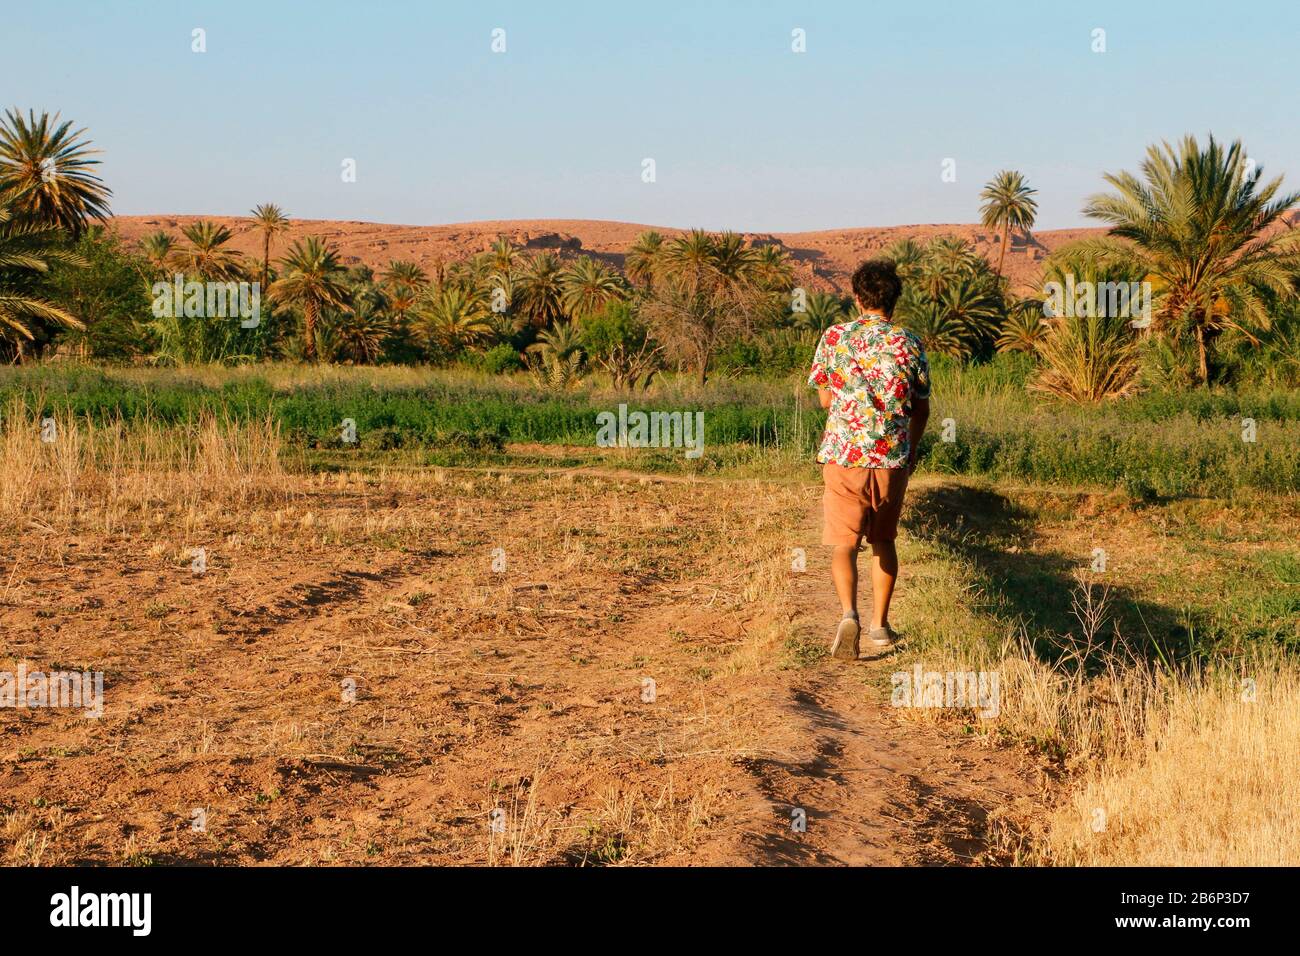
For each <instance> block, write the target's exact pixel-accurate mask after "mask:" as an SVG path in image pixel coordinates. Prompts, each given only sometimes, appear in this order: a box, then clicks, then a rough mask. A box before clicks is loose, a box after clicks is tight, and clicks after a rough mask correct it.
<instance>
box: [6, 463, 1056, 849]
mask: <svg viewBox="0 0 1300 956" xmlns="http://www.w3.org/2000/svg"><path fill="white" fill-rule="evenodd" d="M177 485H178V483H177V482H176V481H175V480H174V479H173V478H169V477H168V476H166V475H160V476H159V481H158V482H157V483H156V484H155V485H153V490H152V491H151V492H148V493H146V494H145V495H143V496H136V495H134V494H133V495H132V496H131V498H129V499H122V500H119V501H117V502H116V503H110V504H107V505H105V506H102V507H101V506H99V505H96V504H95V502H94V500H93V499H88V500H87V501H86V502H85V503H84V504H83V505H81V506H79V508H78V509H77V511H76V512H75V513H72V512H66V513H65V512H59V511H58V510H57V509H53V510H50V511H49V512H48V513H43V515H42V516H41V517H40V518H31V517H30V516H24V515H18V516H17V517H16V518H15V520H13V521H7V522H0V632H3V634H4V647H3V652H2V655H3V656H2V657H0V669H5V670H12V669H14V668H15V667H16V666H17V664H18V662H20V661H21V662H25V663H26V665H27V668H28V670H29V671H31V670H37V669H46V670H54V669H77V670H81V669H93V670H102V671H103V672H104V673H105V703H104V713H103V716H102V718H100V719H97V720H95V719H87V718H86V717H83V716H81V715H80V714H79V713H76V712H71V711H67V710H51V709H43V710H22V711H15V710H0V861H3V862H5V863H8V864H20V863H34V864H52V863H82V864H87V863H88V864H119V865H120V864H126V865H167V864H177V863H190V864H195V863H197V864H223V865H250V864H253V865H255V864H291V865H322V864H324V865H328V864H353V865H355V864H431V863H439V864H446V863H473V864H512V863H513V864H537V863H543V864H561V865H563V864H624V865H626V864H660V865H662V864H692V865H699V864H733V865H734V864H760V863H768V864H790V863H803V864H880V865H888V864H918V863H919V864H935V863H938V864H968V863H980V862H991V861H996V860H1000V859H1005V856H1002V855H1000V854H999V853H998V847H997V846H996V845H994V841H993V840H991V838H990V835H989V831H988V826H987V824H988V821H989V818H990V815H992V814H996V813H998V812H1000V811H1001V810H1002V809H1003V808H1006V807H1008V806H1010V805H1012V804H1017V803H1019V804H1024V803H1025V802H1026V801H1028V802H1030V803H1033V802H1036V801H1038V800H1039V798H1040V796H1041V792H1042V784H1041V781H1040V779H1039V774H1038V771H1037V770H1036V768H1035V765H1034V763H1033V761H1031V760H1029V759H1028V758H1027V757H1026V755H1024V754H1022V753H1017V752H1013V751H1009V750H1000V749H997V748H995V747H991V746H989V745H988V744H987V743H985V742H981V741H980V740H978V739H976V738H975V737H971V736H963V735H961V734H960V733H959V732H955V731H954V730H953V729H951V728H947V727H943V726H936V725H933V724H930V723H926V722H924V721H921V720H919V719H915V718H912V717H911V716H910V715H908V714H906V713H900V712H899V711H897V710H894V709H893V708H890V707H889V706H888V705H887V703H886V700H887V691H886V693H884V694H882V692H881V687H880V685H881V682H882V681H883V682H884V683H885V684H887V682H888V673H889V672H890V671H891V670H892V669H893V667H892V666H891V662H890V661H889V660H888V659H886V660H879V661H871V660H865V659H864V660H863V661H860V662H858V663H857V664H850V665H848V666H845V665H844V664H842V663H841V662H837V661H833V660H830V659H828V658H824V657H821V658H819V657H818V656H817V653H815V652H816V651H817V649H818V648H820V647H822V646H824V644H825V642H826V638H827V636H828V634H829V632H830V628H831V627H832V625H833V624H834V622H835V620H836V618H837V609H836V607H835V604H834V600H833V598H832V596H831V592H830V587H829V584H828V582H827V580H826V565H825V556H824V555H822V554H821V550H822V549H820V548H819V547H818V546H817V545H816V541H817V540H818V529H817V521H816V510H817V509H816V504H817V498H818V497H819V495H818V489H817V488H816V487H813V486H779V485H759V484H758V483H751V482H741V483H737V482H722V481H699V480H695V481H691V480H685V479H671V478H665V479H649V478H644V477H638V476H634V475H631V474H622V473H618V472H612V473H594V472H572V471H570V472H555V471H549V472H547V471H525V470H520V471H518V472H503V471H500V470H497V471H495V472H494V471H461V470H451V469H446V470H444V469H436V470H427V469H420V470H417V471H413V472H409V473H394V472H390V473H388V474H386V475H349V474H340V475H334V476H330V475H326V476H315V477H313V476H306V475H284V476H282V477H280V478H275V479H268V480H265V481H259V482H258V483H257V484H256V485H255V486H252V487H251V490H249V491H248V492H247V495H251V497H244V498H238V499H237V498H225V497H223V494H219V493H216V492H214V491H212V490H211V488H210V487H208V486H206V485H205V486H203V487H196V488H195V489H194V491H193V493H192V494H191V493H188V492H185V493H182V492H181V491H178V490H177ZM232 494H233V493H232ZM194 547H205V548H207V549H209V552H208V553H209V558H208V560H209V564H208V567H207V570H206V573H204V574H202V575H199V576H196V575H194V574H193V573H192V569H191V567H190V561H191V558H190V554H191V549H192V548H194ZM792 547H805V548H806V550H807V555H808V568H807V572H806V573H803V574H794V573H791V570H790V567H789V561H790V559H789V554H790V549H791V548H792ZM497 548H500V549H502V553H503V555H504V556H505V557H506V558H507V562H506V564H505V565H504V566H503V567H502V568H501V569H500V570H495V569H494V566H493V563H492V562H493V557H494V555H495V553H496V549H497ZM6 555H7V556H8V557H5V556H6ZM906 588H907V584H906V579H904V584H903V588H902V590H901V591H900V595H899V600H900V601H906V600H907V590H906ZM800 642H802V644H803V646H804V647H805V648H811V649H812V650H813V651H814V653H812V654H806V655H804V657H803V658H802V659H800V658H799V657H798V655H795V656H793V657H792V655H791V653H790V648H791V646H792V644H794V645H798V644H799V643H800ZM647 679H650V680H653V681H654V682H655V685H654V686H655V693H654V694H652V695H649V699H647V694H646V691H645V688H646V683H645V682H646V680H647ZM349 686H351V687H354V688H355V690H356V693H355V697H354V698H351V697H349V695H348V694H347V693H346V688H347V687H349ZM798 810H802V811H803V812H804V813H805V814H806V818H807V832H803V833H801V832H797V831H796V830H794V829H793V828H792V826H791V821H792V813H794V812H795V811H798ZM199 811H202V814H203V817H202V819H203V826H202V828H197V827H196V823H195V821H196V820H197V819H198V817H197V816H196V813H198V812H199ZM494 811H495V813H496V817H495V818H497V819H499V820H500V822H501V827H500V832H494V831H493V829H492V826H491V821H492V820H493V819H494Z"/></svg>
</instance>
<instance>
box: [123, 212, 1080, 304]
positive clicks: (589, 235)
mask: <svg viewBox="0 0 1300 956" xmlns="http://www.w3.org/2000/svg"><path fill="white" fill-rule="evenodd" d="M205 218H206V219H211V220H213V221H214V222H219V223H221V224H223V225H226V226H228V227H229V228H230V229H231V231H232V232H234V234H235V238H234V239H233V240H232V241H231V246H232V247H233V248H235V249H237V250H239V251H240V252H244V253H247V254H249V255H253V256H259V257H260V256H261V254H262V240H261V237H260V235H259V234H258V233H257V232H256V231H255V230H254V228H253V224H252V220H250V219H248V218H244V217H237V216H206V217H205V216H161V215H159V216H119V217H117V218H116V219H114V220H112V222H113V225H114V226H116V228H117V229H118V230H119V231H120V232H121V234H122V236H123V237H125V238H126V239H128V240H132V241H136V240H139V239H140V238H141V237H143V236H146V235H148V234H149V233H151V232H156V231H158V230H160V229H161V230H164V231H166V232H169V233H172V234H173V235H176V236H179V230H180V227H181V226H184V225H187V224H189V223H191V222H195V221H197V220H199V219H205ZM650 229H655V230H658V231H659V232H660V233H662V234H663V235H665V236H675V235H678V234H680V233H681V232H683V230H682V229H676V228H672V227H666V226H649V225H644V224H641V223H631V222H610V221H605V220H596V219H520V220H509V219H506V220H499V221H492V222H465V223H456V224H453V225H447V226H402V225H389V224H385V223H374V222H346V221H337V220H315V219H295V220H293V222H292V225H291V227H290V229H289V231H288V232H287V233H286V234H284V235H283V236H282V237H281V238H279V239H278V240H277V244H276V246H275V250H279V251H282V250H283V249H285V248H287V247H288V245H290V244H291V243H292V241H293V240H295V239H299V238H302V237H303V236H309V235H315V236H322V237H324V238H326V239H328V240H329V241H330V242H332V243H335V244H336V245H337V246H338V247H339V250H340V252H341V254H342V255H343V258H344V261H345V262H347V263H348V264H356V263H364V264H365V265H368V266H370V267H372V268H374V269H380V268H381V267H383V266H385V265H387V264H388V262H389V261H390V260H393V259H411V260H414V261H415V262H417V263H419V264H420V265H422V266H424V267H426V268H428V267H430V266H432V265H433V264H434V263H436V262H437V261H438V260H442V261H444V262H451V261H454V260H457V259H464V258H467V257H469V256H472V255H474V254H475V253H478V252H482V251H484V250H485V249H487V248H488V247H489V246H491V244H492V243H493V242H495V241H496V240H497V237H498V236H506V237H508V238H509V239H511V240H512V241H513V242H514V243H515V244H516V245H518V246H521V247H523V248H525V249H527V250H542V249H549V250H551V251H553V252H556V253H558V254H559V255H560V256H561V257H562V258H572V257H574V256H577V255H582V254H586V255H591V256H594V257H596V258H598V259H602V260H604V261H606V262H608V263H610V264H611V265H614V266H617V267H619V268H621V267H622V265H623V254H624V252H625V251H626V250H627V248H628V246H630V245H631V244H632V243H633V242H634V241H635V240H636V237H637V236H638V235H640V234H641V233H642V232H645V231H647V230H650ZM1102 232H1103V230H1101V229H1060V230H1053V231H1049V232H1035V233H1034V234H1033V236H1032V239H1031V240H1030V241H1029V242H1028V243H1026V242H1024V241H1023V240H1021V239H1020V238H1014V239H1013V242H1012V245H1011V246H1010V247H1009V248H1008V250H1007V271H1008V273H1009V274H1010V275H1011V277H1012V280H1013V281H1014V282H1016V283H1017V284H1020V285H1027V284H1031V283H1032V282H1033V281H1034V278H1035V276H1036V275H1037V273H1038V270H1039V269H1040V268H1041V265H1042V259H1043V257H1044V256H1045V255H1047V254H1048V253H1049V252H1051V251H1052V250H1054V249H1056V248H1058V247H1059V246H1061V245H1064V244H1065V243H1067V242H1072V241H1074V240H1076V239H1080V238H1083V237H1085V236H1094V235H1100V234H1101V233H1102ZM943 234H951V235H957V236H961V237H962V238H964V239H968V240H970V241H971V242H973V243H974V244H975V247H976V249H977V250H978V251H979V252H980V253H982V254H983V255H984V256H986V257H987V258H988V259H989V260H990V261H996V260H997V255H998V248H999V243H1000V241H1001V240H1000V237H999V236H998V235H996V234H994V233H993V232H992V231H991V230H987V229H984V228H983V227H982V226H978V225H963V224H954V225H916V226H888V227H878V228H864V229H828V230H823V231H819V232H778V233H744V236H745V238H746V239H747V240H749V241H750V242H752V243H756V244H763V243H778V244H780V245H781V246H783V247H784V248H785V249H786V250H787V251H788V252H789V253H790V255H791V257H792V258H793V259H794V261H795V269H796V277H797V278H798V279H800V280H801V281H804V282H806V283H808V285H809V286H810V287H811V288H814V289H821V290H826V291H830V290H835V291H838V292H846V291H847V290H848V279H849V276H850V275H851V274H852V272H853V269H854V268H855V267H856V266H857V264H858V263H859V262H861V261H862V260H863V259H866V258H870V257H871V256H872V255H873V254H874V253H877V252H879V251H880V250H881V249H883V248H885V246H887V245H889V244H890V243H891V242H894V241H895V240H897V239H902V238H912V239H916V240H921V241H924V240H926V239H930V238H933V237H935V236H939V235H943ZM276 254H277V253H276V251H273V252H272V256H273V257H274V256H275V255H276Z"/></svg>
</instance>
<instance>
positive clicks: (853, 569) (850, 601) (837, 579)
mask: <svg viewBox="0 0 1300 956" xmlns="http://www.w3.org/2000/svg"><path fill="white" fill-rule="evenodd" d="M831 581H833V582H834V584H835V594H836V596H838V597H839V599H840V607H841V608H843V609H844V616H845V617H849V616H851V614H856V613H857V610H858V546H857V545H856V544H837V545H835V550H834V551H833V552H832V553H831Z"/></svg>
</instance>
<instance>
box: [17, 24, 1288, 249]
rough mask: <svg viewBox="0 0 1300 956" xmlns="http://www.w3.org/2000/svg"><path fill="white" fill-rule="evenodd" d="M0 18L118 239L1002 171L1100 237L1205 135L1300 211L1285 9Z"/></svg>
mask: <svg viewBox="0 0 1300 956" xmlns="http://www.w3.org/2000/svg"><path fill="white" fill-rule="evenodd" d="M4 16H5V22H6V25H7V27H9V29H8V30H7V33H8V35H7V36H6V37H5V44H4V46H5V56H4V58H3V59H0V91H3V93H2V94H0V95H3V97H4V99H5V103H4V105H6V106H8V105H16V106H19V107H21V108H23V109H24V110H26V109H27V108H28V107H34V108H36V109H38V110H40V109H46V110H50V111H55V110H60V111H62V113H63V115H64V117H65V118H71V119H73V120H75V121H76V123H77V124H78V125H82V126H86V127H87V128H88V130H89V135H90V136H91V138H92V139H93V140H94V142H95V143H96V145H98V146H99V147H101V148H102V149H103V150H104V155H103V157H102V158H103V160H104V164H103V167H102V173H103V175H104V177H105V178H106V179H107V181H108V183H109V185H110V186H111V187H112V188H113V190H114V193H115V196H114V202H113V208H114V211H115V212H118V213H121V214H140V213H164V212H165V213H209V214H229V215H236V214H243V213H245V212H246V211H247V210H248V209H249V208H250V207H251V206H253V205H254V204H256V203H259V202H268V201H272V202H277V203H279V204H280V205H282V206H283V207H284V208H285V209H286V210H287V211H288V212H289V214H290V215H292V216H294V217H303V218H322V219H361V220H374V221H381V222H397V223H413V224H432V223H446V222H460V221H465V220H475V219H515V218H520V219H522V218H543V217H545V218H595V219H622V220H630V221H636V222H647V223H653V224H660V225H668V226H704V227H707V228H714V229H716V228H722V227H730V228H735V229H739V230H773V231H777V230H795V229H820V228H832V227H841V226H871V225H892V224H901V223H917V222H970V221H973V220H974V219H975V218H976V217H977V207H978V192H979V189H980V186H981V185H982V184H983V183H984V182H985V181H986V180H987V179H988V178H989V177H990V176H991V175H992V174H993V173H995V172H996V171H997V170H998V169H1001V168H1004V167H1012V168H1016V169H1019V170H1021V171H1023V172H1024V173H1025V174H1026V175H1027V176H1028V177H1029V179H1030V182H1031V185H1033V186H1035V187H1037V188H1038V190H1039V196H1038V199H1039V202H1040V216H1039V224H1038V225H1039V228H1044V229H1050V228H1063V227H1069V226H1075V225H1083V224H1086V221H1085V220H1084V219H1083V217H1082V216H1081V215H1080V213H1079V209H1080V206H1081V204H1082V202H1083V199H1084V198H1085V197H1086V196H1087V195H1089V194H1090V193H1092V192H1095V191H1097V190H1098V189H1100V188H1102V186H1103V184H1102V182H1101V173H1102V172H1103V171H1107V170H1118V169H1124V168H1129V169H1134V168H1136V166H1137V163H1138V161H1139V160H1140V158H1141V156H1142V153H1143V151H1144V149H1145V147H1146V146H1147V144H1148V143H1151V142H1154V141H1157V140H1159V139H1161V138H1173V137H1178V136H1181V135H1183V134H1185V133H1196V134H1197V135H1201V136H1203V135H1204V134H1205V133H1206V132H1207V131H1213V132H1214V133H1215V134H1216V135H1217V136H1219V137H1221V138H1227V139H1231V138H1236V137H1240V138H1242V139H1243V140H1244V141H1245V144H1246V147H1247V151H1248V153H1249V155H1250V156H1251V157H1252V158H1254V159H1255V160H1256V161H1257V162H1258V163H1259V164H1261V165H1262V166H1263V167H1264V170H1265V173H1266V174H1274V173H1285V174H1286V175H1287V182H1288V184H1289V185H1290V186H1292V187H1293V188H1297V189H1300V123H1297V121H1296V106H1297V92H1298V91H1300V67H1298V66H1297V55H1298V54H1300V3H1297V2H1296V0H1264V2H1259V3H1254V4H1251V5H1250V6H1249V7H1248V8H1247V7H1240V6H1237V5H1233V4H1228V3H1222V2H1213V3H1212V2H1205V0H1125V2H1109V0H1089V2H1088V3H1065V2H1055V0H1053V2H1042V0H1039V2H1028V0H1026V2H1011V0H1004V2H1000V3H994V2H975V0H964V2H963V0H949V2H941V0H896V2H890V3H875V2H870V0H856V2H849V0H845V2H821V3H818V2H811V0H805V2H766V3H763V2H748V3H742V2H740V0H736V2H732V3H725V2H712V0H690V2H681V3H678V2H673V0H656V2H651V3H641V2H635V0H631V2H622V0H619V2H613V0H604V2H583V3H578V2H564V0H558V2H552V3H541V2H537V0H531V2H519V3H492V2H482V3H480V2H473V3H471V2H464V3H440V2H434V0H423V2H405V0H370V2H356V0H353V2H334V0H313V2H293V3H290V2H281V0H260V2H246V0H221V2H217V0H208V2H190V0H135V2H127V0H77V2H59V0H40V2H38V3H30V4H8V5H7V9H6V11H5V15H4ZM196 27H201V28H203V29H204V30H206V38H207V52H206V53H203V54H197V53H193V52H191V31H192V30H193V29H194V28H196ZM497 27H501V28H504V29H505V31H506V52H505V53H504V54H494V53H493V52H492V51H491V48H490V44H491V31H492V30H493V29H494V28H497ZM796 27H798V28H802V29H803V30H805V31H806V36H807V52H805V53H802V54H796V53H793V52H791V30H793V29H794V28H796ZM1098 27H1100V28H1102V29H1104V30H1105V31H1106V46H1107V52H1105V53H1103V54H1098V53H1093V52H1092V50H1091V44H1092V36H1091V34H1092V31H1093V29H1094V28H1098ZM346 157H351V158H354V159H355V160H356V162H357V181H356V182H355V183H344V182H342V181H341V178H340V172H341V165H340V164H341V162H342V161H343V159H344V158H346ZM646 157H651V158H653V159H654V160H655V163H656V167H657V169H656V172H657V181H656V182H655V183H653V184H646V183H643V182H642V181H641V162H642V159H643V158H646ZM949 157H950V158H952V159H954V160H955V161H956V172H957V181H956V182H955V183H945V182H942V181H941V178H940V172H941V163H942V161H943V160H944V159H945V158H949Z"/></svg>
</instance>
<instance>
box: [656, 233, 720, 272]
mask: <svg viewBox="0 0 1300 956" xmlns="http://www.w3.org/2000/svg"><path fill="white" fill-rule="evenodd" d="M715 254H716V246H715V244H714V241H713V237H712V236H710V235H709V234H708V233H707V232H705V231H704V230H703V229H692V230H691V231H690V232H689V233H687V234H686V235H684V236H678V237H677V238H676V239H674V240H673V241H672V242H670V243H668V245H667V246H666V247H665V248H664V251H663V264H664V267H665V269H666V271H671V272H672V273H673V275H674V276H675V277H676V278H678V279H681V280H685V281H687V282H690V283H691V284H698V283H699V282H700V281H701V280H702V278H703V277H704V276H705V275H707V274H708V273H709V272H711V271H712V270H713V267H714V264H715V261H716V259H715Z"/></svg>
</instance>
